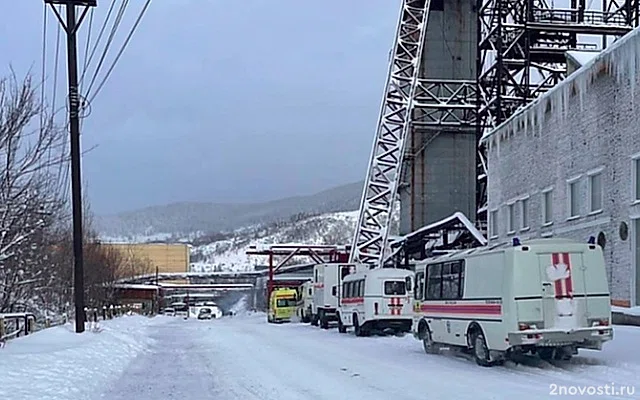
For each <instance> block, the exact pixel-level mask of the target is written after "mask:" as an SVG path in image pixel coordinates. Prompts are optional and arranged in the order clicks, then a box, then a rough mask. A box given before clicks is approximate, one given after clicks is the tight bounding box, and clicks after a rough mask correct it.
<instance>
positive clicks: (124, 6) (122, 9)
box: [85, 0, 129, 98]
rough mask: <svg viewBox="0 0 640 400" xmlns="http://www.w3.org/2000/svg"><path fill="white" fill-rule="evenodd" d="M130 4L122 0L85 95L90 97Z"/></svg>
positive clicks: (126, 0) (127, 0)
mask: <svg viewBox="0 0 640 400" xmlns="http://www.w3.org/2000/svg"><path fill="white" fill-rule="evenodd" d="M128 5H129V0H122V2H121V3H120V9H119V10H118V14H117V15H116V19H115V21H114V22H113V25H112V26H111V32H110V33H109V38H108V39H107V44H106V45H105V48H104V50H103V51H102V56H101V57H100V61H99V62H98V66H97V67H96V70H95V72H94V74H93V77H92V78H91V83H89V87H88V88H87V92H86V94H85V97H87V98H88V97H89V94H90V93H91V89H92V88H93V84H94V83H95V81H96V79H97V78H98V75H99V74H100V68H102V64H103V63H104V60H105V59H106V57H107V53H108V52H109V48H110V47H111V44H112V43H113V39H114V38H115V35H116V32H117V30H118V28H119V27H120V23H121V22H122V17H123V16H124V12H125V10H126V9H127V6H128Z"/></svg>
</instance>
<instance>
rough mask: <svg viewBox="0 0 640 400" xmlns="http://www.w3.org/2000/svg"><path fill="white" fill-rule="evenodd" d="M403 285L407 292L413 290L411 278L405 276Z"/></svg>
mask: <svg viewBox="0 0 640 400" xmlns="http://www.w3.org/2000/svg"><path fill="white" fill-rule="evenodd" d="M405 284H406V286H407V292H410V291H412V290H413V287H412V281H411V277H410V276H407V278H406V279H405Z"/></svg>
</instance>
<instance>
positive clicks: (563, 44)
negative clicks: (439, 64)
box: [476, 0, 640, 221]
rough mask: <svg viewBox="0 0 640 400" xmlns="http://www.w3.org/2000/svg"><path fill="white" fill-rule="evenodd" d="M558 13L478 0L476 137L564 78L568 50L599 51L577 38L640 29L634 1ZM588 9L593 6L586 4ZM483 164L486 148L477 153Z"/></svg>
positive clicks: (549, 7) (518, 0) (521, 1)
mask: <svg viewBox="0 0 640 400" xmlns="http://www.w3.org/2000/svg"><path fill="white" fill-rule="evenodd" d="M569 2H570V3H571V6H570V8H562V9H559V8H556V7H554V5H553V4H550V3H549V1H548V0H478V5H477V7H478V65H477V70H476V73H477V83H478V90H477V94H478V104H479V106H480V109H479V112H478V121H477V122H478V123H477V129H478V131H477V132H478V136H482V135H483V134H484V132H485V131H486V130H491V129H494V128H495V127H497V126H498V125H499V124H501V123H502V122H504V121H505V120H507V119H508V118H509V117H510V116H511V115H513V114H514V113H515V111H516V110H517V109H518V108H520V107H522V106H525V105H527V104H528V103H529V102H531V101H532V100H534V99H535V98H537V97H538V96H540V95H541V94H543V93H544V92H546V91H547V90H549V89H551V88H552V87H553V86H555V85H557V84H558V83H559V82H560V81H562V80H563V79H564V78H565V77H566V70H567V65H566V55H565V54H566V53H565V52H566V51H569V50H599V49H602V47H604V46H603V45H598V44H595V43H592V44H589V43H586V42H581V40H582V38H578V35H594V36H601V37H603V38H604V39H603V40H604V43H605V45H606V38H607V37H614V38H615V37H619V36H622V35H624V34H626V33H628V32H629V31H630V30H632V29H633V28H634V27H636V26H638V18H639V15H640V13H639V12H638V11H639V9H640V5H639V4H640V2H639V1H638V0H599V1H597V2H596V3H598V4H599V5H601V7H600V9H599V10H593V9H587V4H586V0H567V3H569ZM590 3H591V4H589V6H590V7H591V6H592V4H593V1H591V2H590ZM479 153H480V165H482V166H484V165H485V161H484V160H485V157H484V154H485V153H484V148H479ZM478 176H479V182H478V184H479V185H478V188H479V190H478V210H479V214H481V215H482V219H483V220H484V221H486V204H487V197H486V168H484V171H483V170H482V168H481V169H480V170H479V173H478Z"/></svg>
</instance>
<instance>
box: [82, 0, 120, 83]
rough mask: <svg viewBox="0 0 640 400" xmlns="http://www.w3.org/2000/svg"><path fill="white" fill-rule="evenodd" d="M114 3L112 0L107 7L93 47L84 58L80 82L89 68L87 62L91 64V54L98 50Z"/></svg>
mask: <svg viewBox="0 0 640 400" xmlns="http://www.w3.org/2000/svg"><path fill="white" fill-rule="evenodd" d="M115 5H116V2H115V1H112V2H111V7H109V11H108V12H107V16H106V17H105V18H104V21H103V22H102V28H100V33H98V39H96V42H95V44H94V45H93V49H92V50H91V54H90V55H89V59H88V60H86V63H85V65H84V68H83V71H82V75H81V77H80V83H82V82H84V77H85V74H86V73H87V70H88V69H89V64H91V60H93V56H94V55H95V54H96V51H97V50H98V44H100V40H101V39H102V35H103V34H104V30H105V29H107V24H108V23H109V19H110V18H111V13H112V12H113V7H114V6H115ZM92 11H93V10H92Z"/></svg>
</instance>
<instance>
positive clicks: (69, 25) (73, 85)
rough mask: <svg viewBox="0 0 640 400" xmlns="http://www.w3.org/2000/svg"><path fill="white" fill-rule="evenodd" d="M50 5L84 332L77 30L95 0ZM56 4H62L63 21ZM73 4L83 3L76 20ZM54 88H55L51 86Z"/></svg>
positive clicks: (50, 0) (79, 325)
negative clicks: (64, 99) (61, 77)
mask: <svg viewBox="0 0 640 400" xmlns="http://www.w3.org/2000/svg"><path fill="white" fill-rule="evenodd" d="M44 2H45V3H46V4H49V5H50V6H51V9H52V10H53V12H54V14H55V15H56V18H58V21H59V22H60V24H62V27H63V28H64V30H65V32H66V34H67V69H68V76H69V77H68V80H69V134H70V136H71V138H70V139H71V140H70V142H71V203H72V208H73V260H74V268H73V272H74V274H73V292H74V293H73V294H74V302H75V311H76V332H77V333H82V332H84V322H85V319H84V267H83V259H82V186H81V184H82V179H81V176H80V158H81V157H80V117H79V113H80V94H79V93H78V45H77V41H76V38H77V34H78V29H79V28H80V25H81V24H82V20H83V19H84V17H85V16H86V15H87V11H89V8H91V7H96V6H97V5H98V4H97V0H44ZM56 5H64V6H65V7H66V11H67V13H66V23H65V21H64V20H63V18H62V16H61V15H60V13H59V12H58V10H57V8H56ZM76 7H84V10H83V11H82V14H81V15H80V19H78V20H76ZM54 90H55V89H54Z"/></svg>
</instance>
